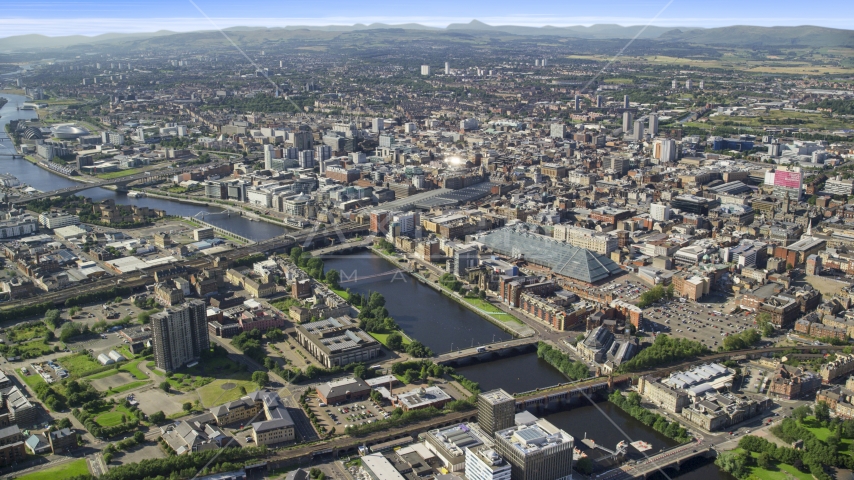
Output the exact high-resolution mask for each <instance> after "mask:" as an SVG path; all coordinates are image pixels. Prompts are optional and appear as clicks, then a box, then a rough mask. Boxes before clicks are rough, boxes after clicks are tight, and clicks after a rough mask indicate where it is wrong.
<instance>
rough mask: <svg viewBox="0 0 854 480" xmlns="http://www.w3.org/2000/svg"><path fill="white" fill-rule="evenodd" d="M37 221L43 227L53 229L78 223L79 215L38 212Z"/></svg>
mask: <svg viewBox="0 0 854 480" xmlns="http://www.w3.org/2000/svg"><path fill="white" fill-rule="evenodd" d="M39 223H40V224H42V226H43V227H45V228H49V229H51V230H53V229H57V228H62V227H68V226H70V225H80V217H78V216H77V215H71V214H70V213H65V212H44V213H40V214H39Z"/></svg>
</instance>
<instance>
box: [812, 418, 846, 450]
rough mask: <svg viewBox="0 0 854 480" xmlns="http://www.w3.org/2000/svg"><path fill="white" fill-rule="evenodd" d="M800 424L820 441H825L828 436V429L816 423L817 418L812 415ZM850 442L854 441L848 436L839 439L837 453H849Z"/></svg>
mask: <svg viewBox="0 0 854 480" xmlns="http://www.w3.org/2000/svg"><path fill="white" fill-rule="evenodd" d="M802 425H803V426H804V427H806V429H807V430H809V431H810V432H812V434H813V435H815V438H817V439H819V440H821V441H822V442H824V441H826V440H827V437H829V436H830V429H829V428H827V427H822V426H821V424H819V423H818V420H816V419H815V417H813V416H809V417H807V418H805V419H804V421H803V423H802ZM852 442H854V440H852V439H850V438H843V439H840V441H839V448H838V449H837V451H839V453H843V454H846V455H850V454H851V443H852Z"/></svg>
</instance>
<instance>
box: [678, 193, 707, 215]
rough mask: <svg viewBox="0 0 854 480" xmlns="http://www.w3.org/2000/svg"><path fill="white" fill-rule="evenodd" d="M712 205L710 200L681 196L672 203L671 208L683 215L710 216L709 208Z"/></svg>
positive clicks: (694, 196)
mask: <svg viewBox="0 0 854 480" xmlns="http://www.w3.org/2000/svg"><path fill="white" fill-rule="evenodd" d="M711 203H712V202H710V201H709V199H708V198H704V197H698V196H696V195H679V196H677V197H676V198H674V199H673V200H671V201H670V206H671V207H673V208H674V209H677V210H679V211H680V212H683V213H693V214H695V215H708V214H709V208H710V207H712V206H713V205H712V204H711Z"/></svg>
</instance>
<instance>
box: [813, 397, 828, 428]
mask: <svg viewBox="0 0 854 480" xmlns="http://www.w3.org/2000/svg"><path fill="white" fill-rule="evenodd" d="M814 414H815V419H816V420H818V421H819V422H822V423H824V422H827V421H828V420H830V407H829V406H828V405H827V402H825V401H824V400H822V401H820V402H817V403H816V404H815V413H814Z"/></svg>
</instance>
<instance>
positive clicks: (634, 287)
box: [600, 275, 649, 302]
mask: <svg viewBox="0 0 854 480" xmlns="http://www.w3.org/2000/svg"><path fill="white" fill-rule="evenodd" d="M600 290H601V291H602V292H603V293H610V294H612V295H613V296H614V298H619V299H620V300H623V301H624V302H633V301H635V300H637V299H638V298H640V296H641V295H643V294H644V292H646V291H647V290H649V287H648V286H646V285H645V284H644V283H642V282H641V281H640V279H638V278H637V277H634V276H633V275H628V276H627V277H625V278H623V279H620V280H619V281H617V282H612V283H608V284H605V285H603V286H602V287H601V288H600Z"/></svg>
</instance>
